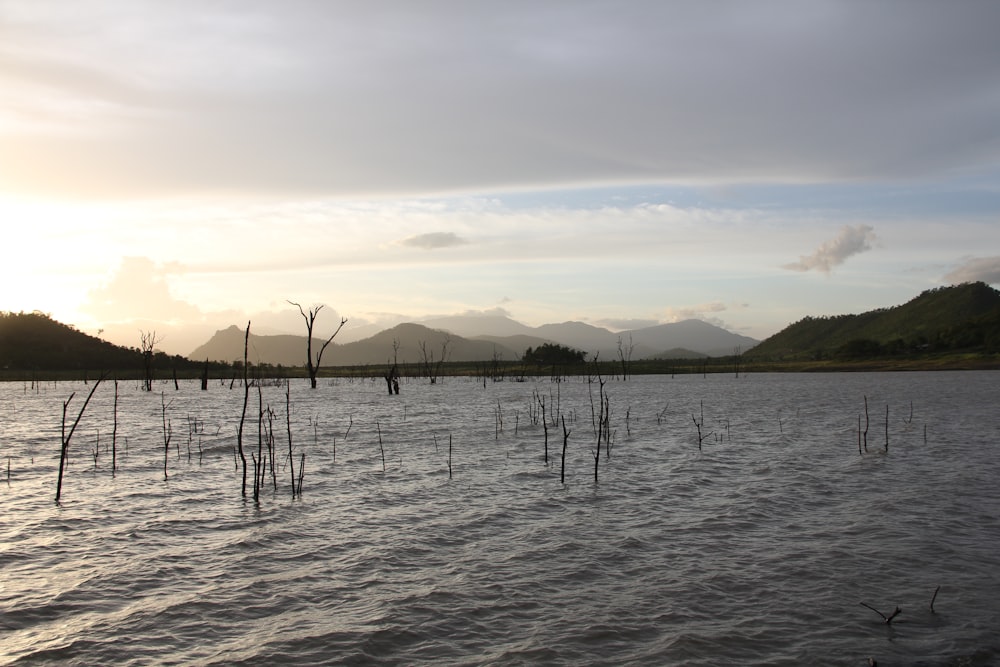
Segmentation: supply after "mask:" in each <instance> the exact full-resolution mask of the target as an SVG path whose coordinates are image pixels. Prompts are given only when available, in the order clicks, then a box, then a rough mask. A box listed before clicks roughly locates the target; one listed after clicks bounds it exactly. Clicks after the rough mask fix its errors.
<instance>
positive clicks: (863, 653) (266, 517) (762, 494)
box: [0, 372, 1000, 666]
mask: <svg viewBox="0 0 1000 667" xmlns="http://www.w3.org/2000/svg"><path fill="white" fill-rule="evenodd" d="M91 386H92V384H91V385H89V386H88V385H84V384H83V383H58V384H53V383H43V384H41V385H39V386H37V387H32V386H31V384H30V383H29V384H21V383H5V384H3V385H0V462H2V466H3V468H2V475H0V663H4V664H18V665H20V664H31V665H46V664H53V665H54V664H59V665H88V666H89V665H99V664H105V665H110V664H115V665H128V664H134V665H150V664H154V665H157V664H158V665H182V664H183V665H188V664H192V665H233V664H246V665H256V664H296V665H325V664H356V665H363V664H383V665H420V664H435V665H536V664H543V665H582V664H587V665H625V664H633V665H805V664H817V665H820V664H821V665H866V664H868V663H867V660H868V657H869V656H871V657H874V658H875V659H877V660H878V663H879V665H882V666H885V665H955V666H958V665H997V664H1000V411H998V408H1000V405H998V403H1000V400H998V399H1000V391H998V389H1000V373H996V372H955V373H951V372H938V373H880V374H875V373H872V374H869V373H858V374H816V375H806V374H773V375H769V374H751V375H743V376H741V377H739V378H736V377H734V376H733V375H732V374H728V375H723V374H719V375H709V376H708V377H701V376H677V377H669V376H655V377H636V378H633V379H629V380H628V381H624V382H623V381H620V380H610V381H608V383H607V384H606V385H605V390H606V391H607V393H608V396H609V406H610V411H611V416H610V429H611V431H612V440H613V442H612V447H611V454H610V458H608V457H607V455H606V452H604V451H603V450H602V453H601V457H600V459H599V468H598V476H599V477H598V481H597V482H596V483H595V481H594V458H593V450H594V445H595V442H596V437H595V429H594V425H593V419H592V416H591V415H592V412H591V409H592V408H591V406H592V405H593V406H594V410H595V411H597V410H598V408H597V405H596V404H597V403H598V395H599V386H598V385H597V384H596V383H594V384H590V383H588V382H587V381H586V378H570V379H568V380H565V381H563V382H561V383H554V382H551V381H550V380H549V379H540V380H538V381H528V382H509V381H508V382H501V383H487V384H486V386H484V385H483V383H482V382H481V381H480V382H477V381H475V380H473V379H463V378H444V379H443V381H442V382H441V383H439V384H434V385H431V384H429V383H428V382H427V381H426V380H407V381H404V383H403V385H402V388H401V393H400V395H398V396H388V395H386V392H385V383H384V381H382V380H381V379H379V380H378V381H377V382H376V381H362V380H355V381H347V380H320V386H319V388H318V389H316V390H315V391H313V390H310V389H309V388H308V383H307V382H306V381H304V380H298V381H292V384H291V391H290V402H291V419H290V422H291V430H292V443H293V448H294V451H295V456H294V459H293V460H294V461H295V465H296V467H298V466H299V460H300V459H299V457H300V454H301V453H304V454H305V472H304V477H303V480H304V483H303V488H302V494H301V496H300V497H297V498H293V497H292V493H291V482H290V477H291V473H290V470H289V469H288V456H287V453H288V434H287V428H288V427H287V426H286V409H285V403H286V396H285V389H284V387H280V386H267V387H265V388H264V389H263V399H262V400H263V403H264V405H265V407H267V406H270V408H271V409H273V411H274V417H273V426H272V428H273V432H274V438H275V441H276V447H277V452H278V456H277V465H276V468H277V470H276V473H277V474H276V484H277V489H275V488H274V486H273V484H274V482H272V479H271V477H270V474H268V477H267V480H266V486H265V487H264V490H263V492H262V493H261V496H260V500H259V502H258V503H255V502H254V501H253V498H252V497H251V495H252V476H253V473H252V470H251V473H250V478H251V479H250V480H248V487H249V488H248V491H247V497H246V498H244V497H243V496H242V495H241V493H240V482H241V477H240V473H239V472H238V470H237V467H236V459H235V458H234V446H235V444H236V430H237V425H238V423H239V417H240V412H241V408H242V404H243V391H242V389H241V388H240V386H239V385H238V384H237V386H236V387H234V388H232V389H230V387H229V384H228V382H227V383H219V382H218V381H215V382H213V383H211V384H210V386H209V389H208V391H200V390H199V387H198V385H197V383H190V382H189V383H182V384H181V386H180V389H179V390H175V389H174V386H173V383H172V382H170V383H161V384H157V385H155V387H154V391H153V392H152V393H145V392H142V391H140V389H139V387H138V386H137V385H136V383H135V382H134V381H133V382H120V383H119V386H118V392H119V398H118V432H117V438H116V450H117V458H118V464H119V469H118V471H117V474H116V475H115V476H112V470H111V441H112V430H113V428H114V408H113V405H114V393H115V389H114V385H113V383H110V382H106V383H104V384H102V385H101V386H100V388H99V389H98V391H97V393H96V394H95V397H94V399H93V401H92V402H91V404H90V406H89V407H88V409H87V411H86V413H85V414H84V416H83V418H82V420H81V422H80V426H79V427H78V429H77V431H76V433H75V434H74V435H73V438H72V444H71V447H70V461H69V465H68V467H67V469H66V474H65V480H64V482H63V487H62V502H61V504H60V505H58V506H57V505H56V504H55V503H54V497H55V487H56V479H57V471H58V463H59V449H60V433H59V431H60V420H61V415H62V408H63V402H64V401H65V400H66V399H67V398H69V396H70V394H72V393H73V392H75V393H76V395H75V397H74V398H73V400H72V401H71V402H70V404H69V407H68V410H67V412H68V415H69V420H70V421H72V419H73V418H75V416H76V414H77V412H78V410H79V408H80V406H81V405H82V403H83V399H84V398H85V397H86V394H87V392H88V391H89V390H90V387H91ZM535 393H537V394H538V395H539V396H542V397H544V400H545V402H546V414H547V416H548V417H550V418H551V416H552V414H554V413H555V411H556V410H558V412H559V414H561V415H563V416H565V418H566V427H567V429H569V430H570V435H569V438H568V440H567V450H566V463H565V467H566V469H565V476H566V479H565V483H560V456H561V450H562V444H563V436H562V427H561V425H560V426H558V427H557V426H555V425H553V426H550V428H549V463H548V464H546V463H545V462H544V460H543V448H544V431H543V427H542V425H541V424H540V423H537V420H533V417H534V412H535V408H533V407H532V406H533V405H537V402H535V401H534V399H533V395H534V394H535ZM866 396H867V401H868V410H869V428H868V434H867V444H868V451H867V452H866V453H863V454H861V455H859V453H858V420H859V416H860V417H861V420H862V429H863V428H864V411H865V405H864V400H865V397H866ZM591 397H593V401H592V398H591ZM886 406H888V408H889V412H888V452H886V451H884V450H885V441H886V423H887V422H886ZM258 411H259V406H258V397H257V393H256V390H254V392H252V393H251V402H250V410H249V411H248V417H247V422H246V429H245V434H244V444H245V447H246V449H247V451H248V460H249V452H250V451H251V450H252V451H253V453H254V456H255V457H256V452H257V443H258V431H259V429H258V418H257V414H258ZM702 411H703V413H702ZM702 414H704V417H703V422H704V423H703V426H702V436H703V438H704V439H703V441H702V443H701V444H702V446H701V449H700V450H699V446H698V445H699V443H698V432H697V429H696V425H695V423H694V421H693V419H692V418H693V417H694V418H697V419H698V420H699V421H701V420H702ZM164 416H165V418H166V420H167V421H168V422H169V426H170V431H171V437H170V445H169V456H168V459H167V479H166V480H164V471H163V461H164V442H163V440H164V437H163V422H164ZM533 421H536V423H532V422H533ZM380 437H381V442H382V449H381V450H380V445H379V438H380ZM449 442H451V448H452V450H451V451H452V454H451V475H449V453H448V449H449ZM95 449H96V450H97V456H96V459H95V456H94V450H95ZM383 452H384V470H383ZM251 465H252V464H251ZM8 466H9V467H8ZM938 587H940V588H938ZM936 590H938V593H937V597H936V599H934V609H933V611H932V610H931V608H930V605H931V601H932V598H933V596H934V594H935V591H936ZM862 602H864V603H866V604H869V605H871V606H872V607H874V608H876V609H878V610H879V612H881V613H883V614H885V615H889V614H890V613H891V612H892V611H893V609H894V608H895V607H896V606H899V607H900V608H902V613H901V614H899V615H898V616H897V617H895V618H894V619H893V621H892V623H891V624H890V625H887V624H886V623H884V622H883V620H882V618H881V617H880V616H879V614H878V613H876V612H875V611H872V610H870V609H867V608H865V607H864V606H862V605H861V603H862Z"/></svg>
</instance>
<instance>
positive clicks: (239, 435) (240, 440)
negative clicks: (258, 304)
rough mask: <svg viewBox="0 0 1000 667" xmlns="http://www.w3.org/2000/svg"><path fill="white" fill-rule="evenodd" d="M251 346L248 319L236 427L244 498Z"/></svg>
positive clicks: (245, 488)
mask: <svg viewBox="0 0 1000 667" xmlns="http://www.w3.org/2000/svg"><path fill="white" fill-rule="evenodd" d="M249 348H250V322H249V321H247V331H246V334H245V335H244V338H243V412H241V413H240V423H239V426H238V427H237V428H236V447H237V451H238V452H239V455H240V461H241V462H242V463H243V484H242V485H241V486H240V493H241V494H242V495H243V497H244V498H246V496H247V456H246V454H245V453H244V451H243V425H244V423H245V422H246V418H247V403H248V402H249V401H250V378H249V377H248V374H247V361H248V357H249Z"/></svg>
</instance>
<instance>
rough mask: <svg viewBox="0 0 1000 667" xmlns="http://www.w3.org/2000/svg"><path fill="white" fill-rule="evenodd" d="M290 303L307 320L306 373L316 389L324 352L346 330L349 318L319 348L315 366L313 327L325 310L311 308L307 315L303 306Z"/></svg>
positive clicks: (344, 319)
mask: <svg viewBox="0 0 1000 667" xmlns="http://www.w3.org/2000/svg"><path fill="white" fill-rule="evenodd" d="M288 303H290V304H292V305H293V306H295V307H296V308H298V309H299V313H301V315H302V319H303V320H305V323H306V371H308V373H309V386H311V387H312V388H313V389H315V388H316V374H317V373H319V365H320V361H322V359H323V352H324V351H325V350H326V346H327V345H329V344H330V342H331V341H332V340H333V338H334V336H336V335H337V334H338V333H340V330H341V329H343V328H344V325H345V324H347V318H345V317H342V318H340V325H339V326H338V327H337V330H336V331H334V332H333V334H332V335H331V336H330V337H329V338H327V339H326V342H325V343H323V346H322V347H320V348H319V352H317V353H316V363H315V365H314V364H313V354H312V341H313V325H314V324H315V323H316V316H317V315H319V311H321V310H323V306H322V305H320V306H315V307H313V308H310V309H309V314H308V315H307V314H306V311H305V310H303V308H302V306H300V305H299V304H297V303H295V302H294V301H289V302H288Z"/></svg>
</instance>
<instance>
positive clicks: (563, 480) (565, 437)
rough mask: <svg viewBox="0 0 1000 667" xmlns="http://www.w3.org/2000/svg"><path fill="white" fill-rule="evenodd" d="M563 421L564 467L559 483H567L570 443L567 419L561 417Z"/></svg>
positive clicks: (561, 468)
mask: <svg viewBox="0 0 1000 667" xmlns="http://www.w3.org/2000/svg"><path fill="white" fill-rule="evenodd" d="M560 418H561V419H562V428H563V446H562V466H561V467H560V469H559V483H560V484H565V483H566V443H567V442H569V434H570V431H567V430H566V417H560Z"/></svg>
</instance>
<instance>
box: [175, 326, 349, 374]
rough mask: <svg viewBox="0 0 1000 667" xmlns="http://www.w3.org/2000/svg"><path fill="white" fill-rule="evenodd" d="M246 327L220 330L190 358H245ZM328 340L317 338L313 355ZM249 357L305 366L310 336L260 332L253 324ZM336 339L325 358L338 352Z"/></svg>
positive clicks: (260, 360) (214, 359) (249, 358)
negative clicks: (256, 332)
mask: <svg viewBox="0 0 1000 667" xmlns="http://www.w3.org/2000/svg"><path fill="white" fill-rule="evenodd" d="M245 332H246V330H245V329H241V328H239V327H237V326H236V325H235V324H234V325H233V326H230V327H228V328H226V329H222V330H220V331H216V332H215V335H213V336H212V337H211V338H210V339H209V340H208V342H206V343H205V344H204V345H199V346H198V347H197V348H195V350H194V351H193V352H191V354H190V355H188V356H189V358H191V359H202V360H204V359H209V360H211V361H224V362H226V363H232V362H234V361H239V362H242V361H243V343H244V339H245V337H246V333H245ZM325 340H326V339H324V340H319V339H318V338H313V356H315V355H316V353H317V352H318V351H319V349H320V348H321V347H322V346H323V343H324V342H325ZM247 343H248V344H247V358H248V360H249V361H250V363H252V364H259V363H265V364H273V365H279V364H280V365H282V366H305V365H306V337H305V336H294V335H291V334H274V335H257V334H255V333H254V332H253V324H252V323H251V325H250V339H249V341H247ZM336 347H337V345H336V339H334V342H333V343H330V345H328V346H327V348H326V351H325V352H324V353H323V361H324V362H325V361H326V360H327V357H329V356H331V355H333V354H334V350H335V349H336Z"/></svg>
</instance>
